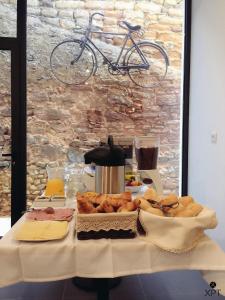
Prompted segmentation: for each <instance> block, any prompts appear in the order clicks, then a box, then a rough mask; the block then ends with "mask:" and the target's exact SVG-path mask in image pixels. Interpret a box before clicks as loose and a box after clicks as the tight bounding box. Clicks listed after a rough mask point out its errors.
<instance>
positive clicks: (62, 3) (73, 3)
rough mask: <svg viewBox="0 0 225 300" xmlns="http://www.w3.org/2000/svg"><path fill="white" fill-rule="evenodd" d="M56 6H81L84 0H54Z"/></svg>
mask: <svg viewBox="0 0 225 300" xmlns="http://www.w3.org/2000/svg"><path fill="white" fill-rule="evenodd" d="M55 7H56V8H68V9H69V8H72V9H73V8H83V7H84V2H83V1H70V0H68V1H56V3H55Z"/></svg>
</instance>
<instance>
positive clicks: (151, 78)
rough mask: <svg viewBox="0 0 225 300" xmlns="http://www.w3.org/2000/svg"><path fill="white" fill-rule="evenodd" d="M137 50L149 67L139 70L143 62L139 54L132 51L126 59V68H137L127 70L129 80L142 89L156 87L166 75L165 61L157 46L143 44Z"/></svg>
mask: <svg viewBox="0 0 225 300" xmlns="http://www.w3.org/2000/svg"><path fill="white" fill-rule="evenodd" d="M139 48H140V50H141V52H142V54H143V55H144V57H145V59H146V60H147V62H148V64H149V67H148V68H147V69H143V68H140V65H143V61H142V59H141V57H140V55H139V53H138V52H137V51H136V49H134V51H133V52H131V54H130V56H129V57H128V61H127V63H128V67H129V65H130V66H137V68H133V67H132V68H130V69H129V76H130V78H131V80H132V81H133V82H134V83H135V84H137V85H139V86H142V87H149V88H152V87H157V86H159V85H160V84H161V81H162V80H164V78H165V76H166V73H167V67H168V65H167V59H166V56H165V54H164V52H163V51H161V50H160V49H159V46H154V44H152V43H143V44H141V45H139Z"/></svg>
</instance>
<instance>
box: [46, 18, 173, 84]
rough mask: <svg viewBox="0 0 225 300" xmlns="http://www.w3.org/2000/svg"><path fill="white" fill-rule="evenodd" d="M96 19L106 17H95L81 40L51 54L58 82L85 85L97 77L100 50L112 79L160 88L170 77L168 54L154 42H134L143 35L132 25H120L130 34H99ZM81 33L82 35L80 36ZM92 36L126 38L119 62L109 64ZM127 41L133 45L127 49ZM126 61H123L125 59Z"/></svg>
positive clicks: (90, 21) (126, 23)
mask: <svg viewBox="0 0 225 300" xmlns="http://www.w3.org/2000/svg"><path fill="white" fill-rule="evenodd" d="M95 15H100V16H102V17H104V15H103V14H102V13H98V12H96V13H93V14H92V15H90V17H89V23H88V26H87V28H86V30H85V31H84V36H83V37H82V38H81V39H72V40H66V41H63V42H61V43H59V44H58V45H56V46H55V48H54V49H53V50H52V53H51V56H50V65H51V70H52V73H53V74H54V76H55V78H56V79H58V80H59V81H61V82H62V83H65V84H75V85H79V84H84V83H87V80H88V79H89V78H90V77H91V76H92V75H95V74H96V71H97V69H98V63H97V56H96V53H95V51H94V49H95V50H97V51H98V52H99V53H100V55H101V56H102V57H103V64H107V65H108V71H109V72H110V73H111V74H112V75H115V76H116V75H124V76H125V75H127V74H128V75H129V77H130V79H131V80H132V81H133V82H134V83H135V84H136V85H138V86H140V87H143V88H155V87H157V86H159V85H160V84H161V82H162V81H163V80H164V79H165V77H166V74H167V69H168V66H169V58H168V55H167V53H166V51H165V50H164V49H163V48H162V47H161V46H160V45H158V44H157V43H154V42H151V41H138V42H137V43H136V42H135V41H134V39H133V34H134V33H138V34H139V35H140V33H141V26H140V25H135V26H134V25H131V24H129V23H128V22H126V21H120V22H119V23H118V25H119V26H120V27H121V28H123V29H125V30H126V31H127V33H112V32H99V31H94V30H92V21H93V17H94V16H95ZM79 33H80V32H79ZM92 33H101V34H110V35H121V36H124V40H123V45H122V48H121V50H120V52H119V55H118V57H117V59H116V62H112V61H110V60H109V59H108V58H107V57H106V55H105V54H104V53H103V52H102V51H101V50H100V49H99V48H98V46H96V44H95V43H94V42H93V41H92V40H91V38H90V35H91V34H92ZM128 40H130V41H131V43H132V45H131V46H130V47H129V48H128V49H126V52H125V54H124V50H125V47H126V45H127V42H128ZM122 57H123V58H122ZM120 61H122V62H120Z"/></svg>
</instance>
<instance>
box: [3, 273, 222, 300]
mask: <svg viewBox="0 0 225 300" xmlns="http://www.w3.org/2000/svg"><path fill="white" fill-rule="evenodd" d="M208 288H209V287H208V285H207V284H206V283H205V282H204V281H203V279H202V278H201V275H200V273H199V272H195V271H177V272H163V273H156V274H152V275H139V276H129V277H124V278H123V280H122V282H121V284H120V285H119V286H117V287H116V288H114V289H112V290H111V291H110V300H190V299H192V300H203V299H204V300H205V299H207V297H206V296H205V289H208ZM95 299H96V295H95V293H92V292H85V291H82V290H80V289H78V288H77V287H75V286H74V285H73V283H72V280H70V279H69V280H62V281H57V282H49V283H20V284H16V285H13V286H10V287H6V288H1V289H0V300H95ZM210 299H221V300H222V299H225V297H222V296H218V295H214V296H212V297H210Z"/></svg>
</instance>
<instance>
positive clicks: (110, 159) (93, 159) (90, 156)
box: [84, 135, 125, 166]
mask: <svg viewBox="0 0 225 300" xmlns="http://www.w3.org/2000/svg"><path fill="white" fill-rule="evenodd" d="M84 159H85V163H86V164H90V163H95V164H96V165H98V166H124V165H125V153H124V150H123V149H122V148H121V147H120V146H118V145H114V143H113V137H112V136H111V135H109V136H108V144H106V145H105V146H102V147H97V148H95V149H93V150H91V151H89V152H87V153H85V154H84Z"/></svg>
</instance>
